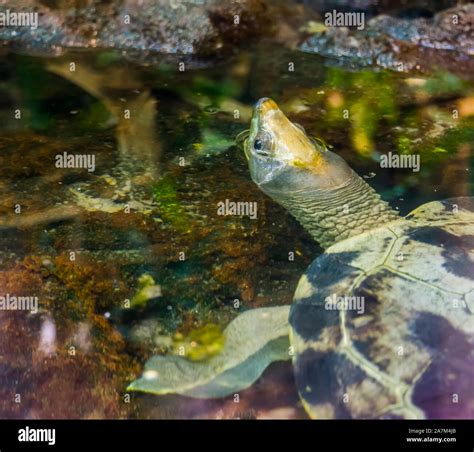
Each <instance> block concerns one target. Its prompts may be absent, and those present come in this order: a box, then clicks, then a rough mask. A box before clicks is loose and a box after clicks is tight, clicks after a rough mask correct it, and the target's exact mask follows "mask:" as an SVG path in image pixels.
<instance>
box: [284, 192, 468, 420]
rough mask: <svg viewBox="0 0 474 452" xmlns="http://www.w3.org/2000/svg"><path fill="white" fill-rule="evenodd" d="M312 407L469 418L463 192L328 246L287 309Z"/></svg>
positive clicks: (349, 413) (348, 414)
mask: <svg viewBox="0 0 474 452" xmlns="http://www.w3.org/2000/svg"><path fill="white" fill-rule="evenodd" d="M290 324H291V342H292V345H293V347H294V352H295V355H294V366H295V376H296V382H297V386H298V390H299V392H300V395H301V398H302V400H303V403H304V405H305V407H306V409H307V411H308V412H309V414H310V415H311V416H312V417H315V418H474V201H473V199H472V198H453V199H449V200H446V201H442V202H432V203H428V204H425V205H423V206H421V207H420V208H418V209H416V210H415V211H414V212H412V213H411V214H410V215H408V216H407V217H406V219H400V220H398V221H395V222H392V223H390V224H388V225H386V226H383V227H381V228H378V229H376V230H373V231H370V232H368V233H364V234H362V235H360V236H358V237H353V238H351V239H348V240H345V241H343V242H340V243H337V244H336V245H333V246H332V247H330V248H329V249H328V250H327V251H326V253H324V254H323V255H322V256H320V257H318V258H317V259H316V260H315V261H314V262H313V263H312V264H311V266H310V267H309V268H308V270H307V271H306V273H305V274H304V275H303V277H302V278H301V280H300V282H299V284H298V288H297V290H296V293H295V300H294V303H293V306H292V309H291V313H290Z"/></svg>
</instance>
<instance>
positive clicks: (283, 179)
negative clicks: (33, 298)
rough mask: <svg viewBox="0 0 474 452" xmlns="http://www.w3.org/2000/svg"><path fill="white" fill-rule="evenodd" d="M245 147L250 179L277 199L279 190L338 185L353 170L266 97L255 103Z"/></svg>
mask: <svg viewBox="0 0 474 452" xmlns="http://www.w3.org/2000/svg"><path fill="white" fill-rule="evenodd" d="M244 151H245V155H246V157H247V160H248V162H249V167H250V173H251V177H252V179H253V181H254V182H255V183H256V184H257V185H258V186H259V187H260V188H261V189H262V190H263V191H264V192H265V193H267V194H268V195H270V196H271V197H273V198H275V199H276V200H278V197H279V196H278V195H279V194H280V193H281V195H285V194H288V193H291V192H302V191H303V192H305V191H315V190H316V191H319V190H321V191H325V190H331V189H333V188H334V189H335V188H338V187H340V186H343V185H345V184H346V183H347V182H348V181H349V180H350V178H351V176H352V174H353V172H352V170H351V169H350V168H349V166H348V165H347V164H346V163H345V161H344V160H343V159H342V158H340V157H339V156H338V155H336V154H334V153H333V152H331V151H329V150H328V149H327V148H326V146H325V144H324V142H323V141H321V140H315V139H313V138H310V137H308V135H307V134H306V132H305V131H304V129H303V128H302V127H301V126H299V125H298V124H294V123H292V122H291V121H290V120H289V119H288V118H287V117H286V116H285V115H284V113H283V112H282V111H281V110H280V109H279V108H278V106H277V104H276V103H275V102H274V101H273V100H271V99H268V98H263V99H260V100H259V101H258V102H257V103H256V105H255V108H254V112H253V117H252V121H251V125H250V131H249V134H248V138H247V140H246V142H245V144H244Z"/></svg>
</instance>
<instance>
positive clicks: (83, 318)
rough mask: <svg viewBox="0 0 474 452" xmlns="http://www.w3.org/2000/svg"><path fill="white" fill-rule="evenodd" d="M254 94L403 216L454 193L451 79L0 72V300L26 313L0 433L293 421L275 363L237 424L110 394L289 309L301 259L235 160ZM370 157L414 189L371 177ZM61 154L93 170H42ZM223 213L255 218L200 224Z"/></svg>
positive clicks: (469, 136)
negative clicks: (159, 365)
mask: <svg viewBox="0 0 474 452" xmlns="http://www.w3.org/2000/svg"><path fill="white" fill-rule="evenodd" d="M71 62H74V63H75V64H76V65H77V68H79V69H78V70H77V71H71V70H70V64H71ZM292 69H294V70H292ZM263 96H270V97H272V98H274V99H275V100H276V101H277V102H278V103H279V105H280V107H281V108H282V109H283V110H284V111H285V113H287V114H288V116H289V117H290V118H291V119H292V120H294V121H296V122H299V123H300V124H302V125H303V126H304V127H305V128H306V130H307V131H308V132H309V133H310V134H312V135H314V136H317V137H320V138H322V139H324V140H325V141H326V142H327V143H328V144H329V145H331V146H332V147H333V150H334V151H336V152H337V153H339V154H340V155H342V156H343V157H344V158H345V159H346V161H348V162H349V164H350V165H351V166H352V167H353V168H354V169H355V170H356V171H357V172H358V173H359V174H361V175H363V176H364V177H366V178H367V180H368V182H369V183H370V184H371V185H372V186H373V187H375V188H376V189H377V190H379V191H380V193H382V195H383V197H384V198H385V199H386V200H388V201H389V202H390V203H391V204H392V205H393V206H395V207H396V208H398V209H399V210H400V211H401V212H402V213H403V214H405V213H408V212H409V211H410V210H411V209H413V208H414V207H416V206H418V205H420V204H422V203H424V202H427V201H430V200H435V199H442V198H447V197H452V196H468V195H472V194H473V176H472V168H473V165H472V157H471V155H472V151H473V148H472V147H473V143H474V127H473V125H474V84H473V83H472V81H468V80H463V79H461V78H459V77H458V76H456V75H454V74H450V73H447V72H435V73H433V74H431V75H429V76H423V77H422V76H418V75H410V76H407V75H406V74H399V73H396V72H389V71H378V72H375V71H371V70H363V71H360V70H359V71H347V70H345V69H343V68H340V67H336V66H334V65H332V64H330V61H328V60H324V59H321V58H320V57H317V56H313V55H308V54H303V53H298V52H292V51H289V50H284V49H282V48H281V47H280V46H278V47H276V46H273V45H269V44H263V45H260V46H259V47H255V48H253V49H251V50H250V51H249V52H248V53H246V54H243V55H241V56H239V57H238V58H236V59H235V60H234V61H232V62H230V63H228V64H226V65H221V66H217V67H215V68H210V69H201V70H195V71H184V72H179V71H176V68H175V67H173V64H172V63H171V64H170V65H168V66H165V65H161V66H150V67H138V66H134V65H133V64H132V63H130V62H128V61H125V60H122V59H120V58H119V57H118V56H117V55H115V54H113V53H110V52H107V53H100V52H96V53H87V52H86V53H80V54H70V55H66V56H65V57H62V58H61V59H57V60H44V59H35V58H29V57H25V56H15V55H8V56H5V57H2V62H1V70H0V130H1V133H0V191H1V195H2V196H1V198H0V262H1V269H0V286H1V287H2V291H3V292H5V293H10V294H21V295H24V296H37V297H38V300H39V311H38V313H37V314H26V313H24V312H18V313H8V314H2V316H1V317H0V331H1V335H2V341H1V345H0V356H1V358H2V359H1V361H0V370H1V372H0V400H2V402H1V404H0V406H1V408H0V412H1V417H21V418H24V417H28V418H31V417H33V418H35V417H41V418H45V417H54V418H62V417H86V418H103V417H107V418H109V417H110V418H113V417H140V418H148V417H158V418H162V417H166V418H168V417H305V414H304V412H303V410H302V408H301V405H300V402H299V401H298V397H297V394H296V393H295V389H294V387H293V380H292V373H291V366H290V364H276V365H273V366H272V367H270V369H268V370H267V371H266V373H265V374H264V376H263V377H262V379H261V380H260V381H259V383H258V384H257V385H255V386H254V387H252V388H251V389H249V390H247V391H244V392H243V394H242V395H241V398H240V400H241V403H240V404H238V406H236V404H234V403H233V400H232V398H230V399H227V400H224V401H212V402H211V401H208V402H204V401H194V400H191V399H186V398H183V397H178V396H166V397H156V396H151V395H141V394H128V393H127V392H126V387H127V385H128V384H129V383H130V382H131V381H132V380H134V379H135V378H136V377H137V376H138V375H139V374H140V372H141V369H142V367H143V364H144V362H145V361H146V359H147V358H148V357H150V356H151V355H153V354H157V353H165V352H169V351H172V350H173V344H175V343H176V342H179V340H181V341H182V340H186V338H189V337H191V338H193V340H194V341H195V342H197V345H196V347H197V348H196V349H195V350H196V353H195V355H194V356H191V358H194V359H196V358H199V359H203V357H206V356H207V355H210V354H212V353H214V351H215V350H214V348H213V347H212V345H213V341H214V339H215V340H218V337H219V331H221V329H222V328H223V327H225V325H226V324H227V323H228V322H229V321H230V320H231V319H232V318H234V317H235V316H236V315H237V314H238V313H239V312H241V310H243V309H247V308H252V307H260V306H272V305H277V304H289V303H291V299H292V296H293V291H294V289H295V287H296V283H297V281H298V279H299V277H300V275H301V274H302V273H303V271H304V269H305V268H306V267H307V265H308V264H309V263H310V262H311V261H312V260H313V259H314V258H315V257H316V256H317V255H318V254H319V253H320V252H321V251H320V249H319V247H318V246H317V245H316V244H314V243H313V242H312V240H311V238H310V237H309V235H308V234H307V233H306V232H305V231H304V230H303V229H302V228H301V227H300V226H299V225H298V224H297V222H296V221H295V220H294V219H292V218H291V217H290V216H289V214H287V213H286V212H285V211H284V210H283V209H282V208H281V207H279V206H278V205H276V204H275V203H274V202H272V201H271V200H270V199H268V198H267V197H265V195H263V194H262V193H261V192H260V191H259V190H258V188H257V187H256V186H255V185H254V184H253V183H252V181H251V180H250V177H249V174H248V169H247V163H246V160H245V157H244V155H243V153H242V152H241V150H239V149H238V148H237V146H236V145H235V137H236V135H237V134H238V133H239V132H240V131H242V130H244V129H246V128H247V127H248V121H249V116H250V112H251V106H252V103H253V102H255V101H256V100H257V99H258V98H260V97H263ZM127 110H128V117H126V116H127V113H126V111H127ZM124 115H125V116H124ZM390 151H392V152H394V153H398V154H401V155H408V154H413V155H419V156H420V169H419V171H412V170H411V169H405V170H391V171H390V170H386V169H384V170H381V168H380V163H379V157H380V154H386V153H388V152H390ZM64 153H66V154H68V155H82V154H89V155H93V156H94V157H95V164H94V170H93V171H88V169H87V168H75V169H74V168H58V167H57V166H56V162H57V161H58V160H57V159H58V157H57V156H58V155H64ZM89 169H91V168H89ZM226 200H230V201H251V202H256V203H257V206H258V215H257V218H256V219H250V218H248V217H241V216H221V215H219V214H218V204H219V202H225V201H226ZM293 255H294V259H291V258H289V256H293ZM144 275H145V276H144ZM146 275H148V276H146ZM140 279H141V281H142V282H141V289H140V282H139V280H140ZM144 281H145V282H144ZM146 281H147V282H146ZM158 286H159V287H158ZM144 287H145V289H146V287H148V288H150V287H151V288H152V289H150V292H145V293H144V292H140V290H143V288H144ZM137 294H138V295H137ZM150 294H152V295H153V296H154V297H153V296H152V295H150ZM159 294H161V295H160V296H156V295H159ZM236 306H238V309H236ZM209 325H213V326H212V328H214V330H212V331H214V332H215V335H214V336H213V335H211V336H210V337H211V339H212V338H214V339H212V340H210V341H209V340H208V338H209V335H206V334H205V332H206V329H205V328H206V327H207V328H209ZM203 328H204V329H203ZM207 332H209V329H208V330H207ZM177 333H179V336H177V335H176V334H177ZM206 338H207V339H206ZM269 381H271V382H272V383H273V384H271V385H268V384H265V383H266V382H267V383H268V382H269ZM58 395H60V396H58ZM18 396H19V397H20V399H21V403H17V402H18V400H17V399H18Z"/></svg>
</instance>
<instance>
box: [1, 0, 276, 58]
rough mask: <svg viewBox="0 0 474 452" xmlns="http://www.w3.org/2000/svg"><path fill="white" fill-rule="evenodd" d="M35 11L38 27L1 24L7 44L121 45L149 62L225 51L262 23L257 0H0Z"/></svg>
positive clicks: (49, 48) (36, 51)
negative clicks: (155, 56)
mask: <svg viewBox="0 0 474 452" xmlns="http://www.w3.org/2000/svg"><path fill="white" fill-rule="evenodd" d="M8 11H11V12H16V13H17V12H24V13H38V24H37V27H26V26H7V27H2V28H0V43H3V45H4V46H8V47H9V48H10V49H11V50H13V51H17V52H21V53H27V54H30V55H40V56H58V55H61V54H63V53H64V52H65V51H66V50H67V49H87V48H102V49H115V50H122V51H124V52H126V53H127V55H128V56H130V57H131V58H132V59H134V60H139V61H142V62H147V61H148V59H149V58H150V56H151V55H152V54H168V55H181V56H187V57H191V56H192V57H193V58H190V60H192V61H193V62H194V63H196V64H197V63H198V62H200V63H202V62H203V61H205V60H206V59H209V58H214V57H220V56H226V55H229V54H232V53H234V51H235V49H236V48H239V47H241V46H242V45H243V44H247V43H248V42H249V40H251V39H252V38H254V37H256V36H259V35H261V34H262V33H263V32H264V31H265V29H266V27H265V22H266V19H265V17H268V15H266V14H263V13H264V12H265V5H264V3H263V2H262V1H261V0H242V1H231V2H221V1H219V0H200V1H199V2H176V1H172V0H144V1H137V0H120V1H114V2H111V1H101V0H84V1H79V0H75V1H60V0H48V1H37V0H20V1H12V0H0V13H2V12H3V13H6V12H8Z"/></svg>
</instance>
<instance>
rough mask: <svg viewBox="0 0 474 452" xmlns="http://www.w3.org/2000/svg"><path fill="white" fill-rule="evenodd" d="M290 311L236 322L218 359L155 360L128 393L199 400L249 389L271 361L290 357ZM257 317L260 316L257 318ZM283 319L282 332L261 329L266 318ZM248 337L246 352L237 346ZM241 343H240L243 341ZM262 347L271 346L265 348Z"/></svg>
mask: <svg viewBox="0 0 474 452" xmlns="http://www.w3.org/2000/svg"><path fill="white" fill-rule="evenodd" d="M289 309H290V308H289V306H281V307H279V308H261V309H258V310H254V311H251V312H253V314H251V315H250V316H248V315H246V314H247V313H246V312H244V313H243V314H241V315H239V316H238V317H237V318H235V319H234V320H233V321H232V322H231V323H230V324H229V325H228V327H227V328H226V329H225V330H224V333H223V335H224V338H225V344H224V347H223V349H222V351H221V352H220V353H219V354H217V355H216V356H214V357H212V358H210V359H208V360H206V361H199V362H192V361H188V360H186V359H183V358H182V357H179V356H153V357H152V358H151V359H149V360H148V362H147V363H146V364H145V370H144V372H143V374H142V376H141V377H140V378H139V379H137V380H135V381H133V382H132V383H131V384H130V386H129V387H128V390H131V391H143V392H149V393H152V394H170V393H176V394H182V395H188V396H192V397H197V398H218V397H225V396H227V395H229V394H234V393H235V392H236V391H239V390H242V389H245V388H248V387H249V386H251V385H252V384H253V382H255V381H256V380H257V378H258V377H260V375H261V374H262V372H263V371H264V369H265V368H266V367H267V366H268V364H269V363H270V362H272V361H276V360H279V361H284V360H288V359H289V358H290V356H289V354H288V345H289V343H288V313H289ZM256 311H257V313H258V315H255V313H256ZM269 312H272V315H275V316H277V317H278V318H281V325H280V327H279V328H275V329H272V330H271V331H270V330H269V329H265V328H263V329H262V328H260V326H261V324H262V322H265V321H266V316H268V315H269ZM244 336H245V337H246V346H245V347H236V346H235V345H236V344H240V343H241V342H242V337H244ZM239 338H240V339H239ZM262 342H265V343H266V344H267V345H266V346H265V347H263V348H260V345H261V343H262Z"/></svg>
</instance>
